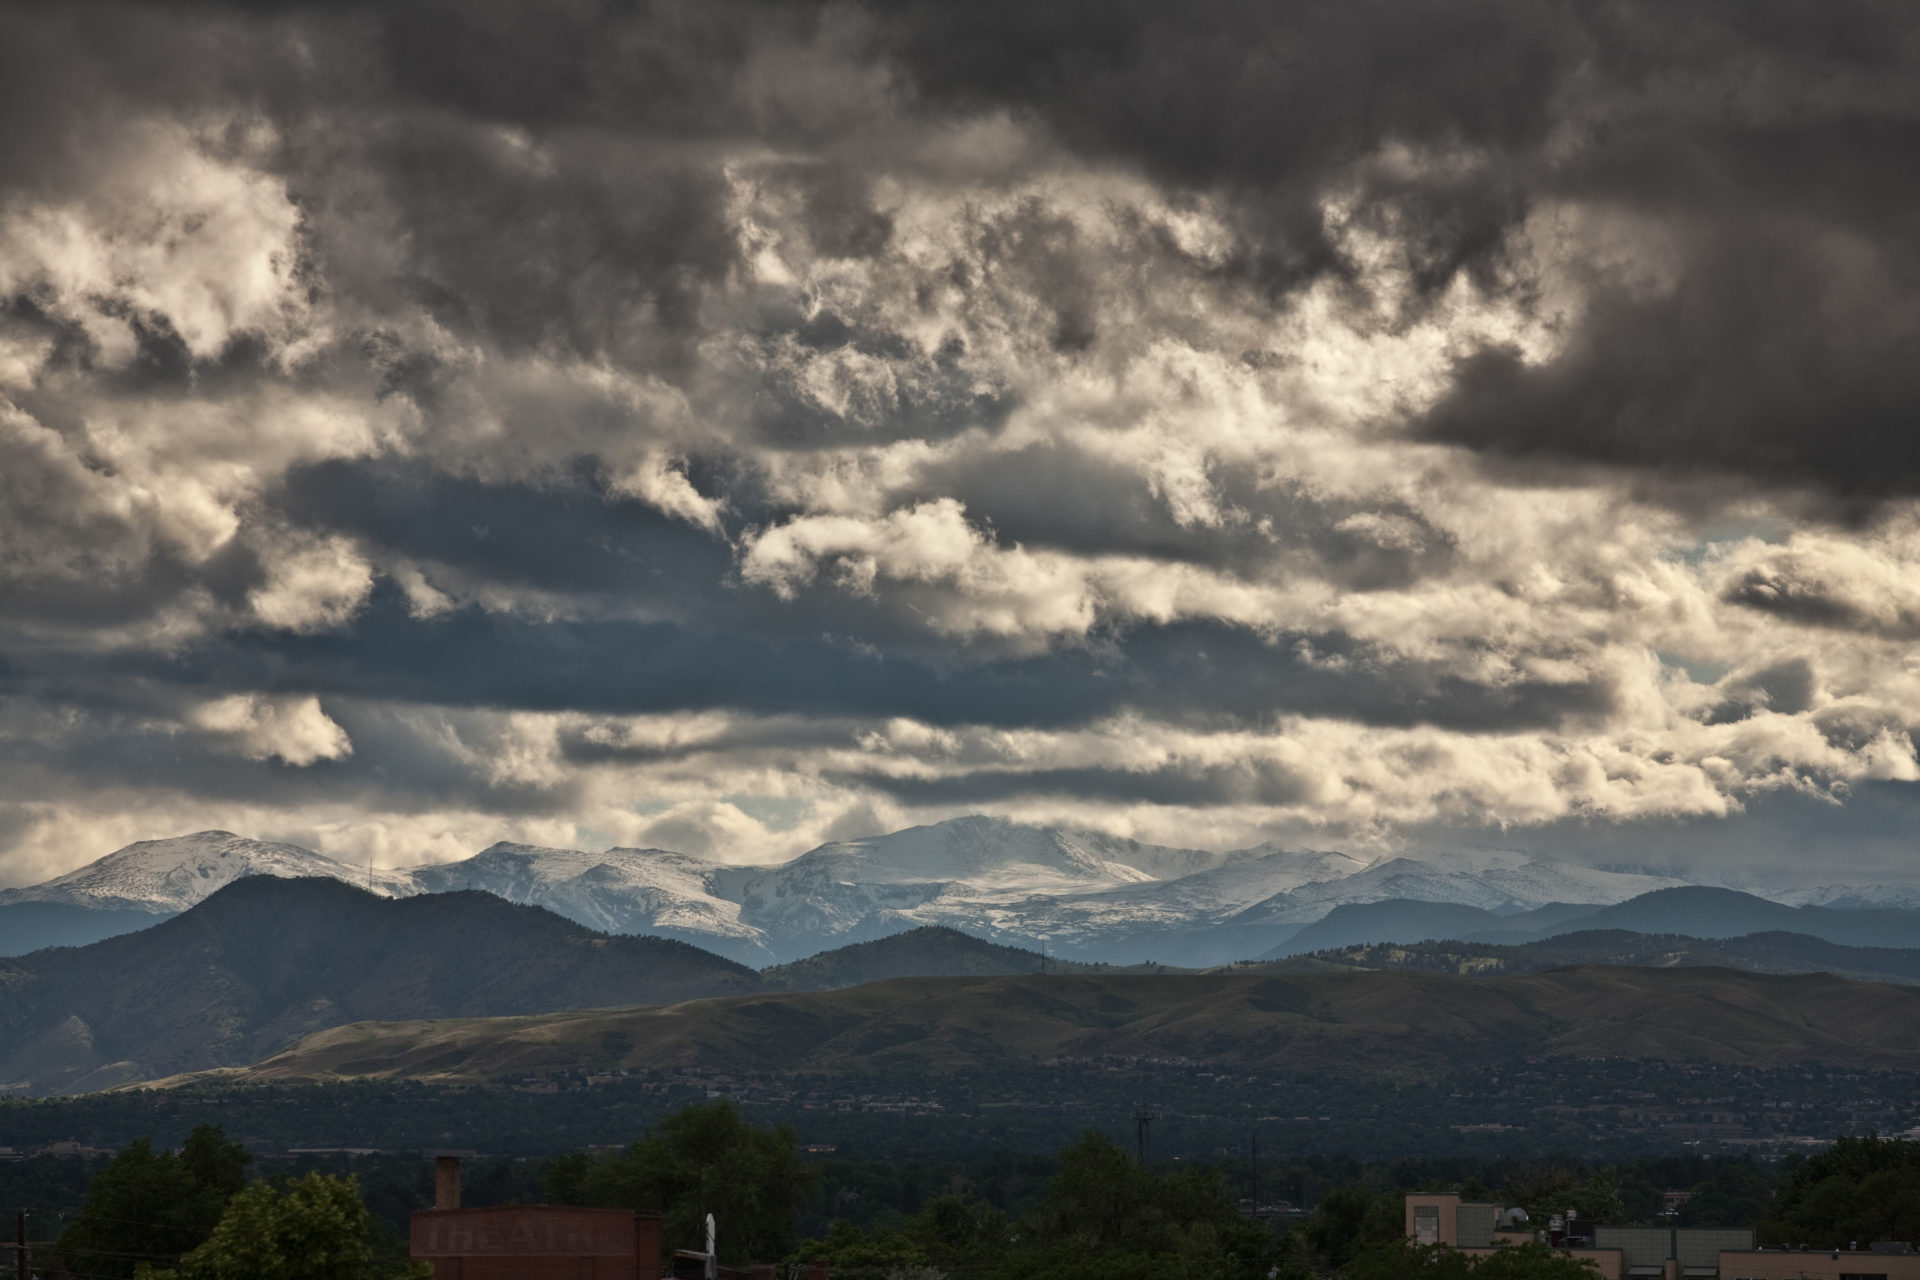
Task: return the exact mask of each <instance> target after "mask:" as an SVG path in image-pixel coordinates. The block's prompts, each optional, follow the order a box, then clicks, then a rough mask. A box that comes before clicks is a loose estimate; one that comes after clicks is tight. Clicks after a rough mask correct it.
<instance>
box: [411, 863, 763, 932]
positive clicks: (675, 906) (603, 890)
mask: <svg viewBox="0 0 1920 1280" xmlns="http://www.w3.org/2000/svg"><path fill="white" fill-rule="evenodd" d="M718 869H719V868H718V866H717V864H715V863H712V862H709V861H708V860H706V859H704V858H698V857H695V856H693V855H692V854H685V853H674V852H672V851H670V850H666V849H608V850H607V851H606V852H605V853H586V852H583V851H582V850H579V849H548V848H541V847H539V846H536V845H525V844H511V843H508V842H506V841H502V842H500V843H499V844H495V845H493V846H491V847H489V848H487V849H485V850H483V851H481V852H480V853H478V854H475V855H474V856H473V857H471V858H468V859H466V860H465V861H462V862H451V863H443V864H441V865H438V866H432V867H416V868H415V869H414V870H413V871H412V872H411V875H412V876H413V879H414V881H415V882H416V883H417V884H418V885H419V886H420V888H421V889H422V890H423V891H425V892H428V893H445V892H447V891H449V890H458V889H479V890H484V891H485V892H487V893H491V894H493V895H495V896H496V897H501V898H505V899H506V900H507V901H509V902H521V903H528V904H531V905H534V906H541V907H545V908H547V910H549V911H552V912H554V913H556V914H558V915H563V916H566V917H567V918H568V919H570V920H575V921H578V922H579V923H581V924H584V925H586V926H587V927H588V928H590V929H599V930H601V931H603V932H606V933H665V934H669V935H671V936H675V937H682V938H688V939H692V940H703V939H705V940H711V941H712V943H713V944H714V945H720V946H725V947H727V948H728V949H729V950H730V951H738V950H740V949H742V948H744V949H745V951H746V952H747V953H750V954H758V953H760V952H762V951H764V948H765V935H764V934H763V933H762V932H761V931H760V930H759V929H756V928H755V927H753V926H752V925H750V924H746V923H744V922H743V921H742V920H741V919H740V904H739V903H737V902H732V901H729V900H728V899H726V898H724V897H722V896H720V895H719V894H718V893H716V892H715V885H714V877H715V872H716V871H717V870H718Z"/></svg>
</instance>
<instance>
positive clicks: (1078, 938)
mask: <svg viewBox="0 0 1920 1280" xmlns="http://www.w3.org/2000/svg"><path fill="white" fill-rule="evenodd" d="M1366 865H1367V864H1366V863H1364V862H1362V861H1361V860H1360V859H1358V858H1355V857H1353V856H1352V855H1350V854H1345V853H1320V852H1312V851H1308V852H1289V851H1286V850H1276V849H1274V848H1273V847H1272V846H1260V847H1258V848H1253V849H1241V850H1237V851H1235V852H1233V853H1229V854H1226V855H1225V856H1224V859H1223V860H1222V862H1221V864H1220V865H1218V866H1215V867H1212V868H1209V869H1208V870H1205V871H1196V872H1194V873H1193V874H1192V875H1187V876H1182V877H1180V878H1179V879H1177V880H1156V881H1150V882H1148V883H1145V884H1130V885H1124V886H1122V887H1120V888H1117V889H1105V890H1100V891H1096V892H1092V893H1077V894H1062V895H1058V896H1053V897H1044V898H1043V897H1030V898H1024V899H1021V900H1019V901H1017V902H1013V903H1009V904H1006V905H1003V906H999V907H997V908H996V909H995V910H993V911H992V912H991V921H992V924H993V926H994V928H995V929H996V930H997V931H998V932H1000V933H1006V934H1018V935H1021V936H1026V937H1041V936H1046V937H1050V938H1053V939H1056V940H1060V941H1067V942H1076V943H1084V942H1087V941H1090V940H1092V939H1093V938H1095V937H1096V936H1097V935H1098V934H1100V933H1101V932H1103V931H1114V930H1126V931H1129V932H1134V931H1139V930H1143V929H1195V928H1202V927H1205V926H1207V925H1211V924H1215V923H1218V922H1220V921H1223V920H1225V919H1227V918H1228V917H1230V916H1233V915H1235V914H1237V913H1239V912H1241V911H1244V910H1245V909H1246V908H1248V907H1250V906H1252V905H1254V904H1255V903H1258V902H1262V901H1265V900H1266V899H1268V898H1271V897H1273V896H1274V895H1275V894H1279V893H1285V892H1286V891H1288V890H1290V889H1296V888H1299V887H1300V886H1301V885H1305V884H1313V883H1317V882H1326V881H1333V880H1338V879H1341V878H1344V877H1347V876H1351V875H1354V874H1355V873H1357V872H1359V871H1361V870H1363V869H1364V868H1365V867H1366Z"/></svg>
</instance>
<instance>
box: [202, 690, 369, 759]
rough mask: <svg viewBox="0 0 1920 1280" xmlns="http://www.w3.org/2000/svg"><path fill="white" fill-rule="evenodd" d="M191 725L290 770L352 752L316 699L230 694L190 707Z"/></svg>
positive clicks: (246, 753)
mask: <svg viewBox="0 0 1920 1280" xmlns="http://www.w3.org/2000/svg"><path fill="white" fill-rule="evenodd" d="M190 719H191V721H192V723H193V725H194V727H196V728H198V729H202V730H205V731H206V732H207V733H210V734H214V735H216V736H217V737H219V738H221V739H223V740H225V741H226V742H229V743H231V744H232V749H233V750H234V751H235V752H237V753H238V754H240V755H243V756H247V757H249V758H250V759H254V760H268V759H272V760H280V761H283V762H284V763H286V764H290V765H293V766H295V767H296V768H298V767H301V766H304V765H310V764H313V763H315V762H316V761H319V760H343V759H345V758H346V757H348V756H350V755H352V754H353V743H352V741H350V740H349V739H348V737H347V732H346V730H344V729H342V728H341V727H340V726H339V725H338V724H335V723H334V722H333V721H332V720H330V719H328V718H327V713H326V712H325V711H324V710H323V709H321V706H320V699H318V698H316V697H313V696H312V695H311V694H309V695H307V696H305V697H298V696H296V697H274V696H269V695H266V694H259V693H234V694H229V695H227V696H226V697H224V698H216V699H214V700H212V701H211V702H203V703H201V704H200V705H199V706H198V707H195V708H194V709H193V712H192V715H191V717H190Z"/></svg>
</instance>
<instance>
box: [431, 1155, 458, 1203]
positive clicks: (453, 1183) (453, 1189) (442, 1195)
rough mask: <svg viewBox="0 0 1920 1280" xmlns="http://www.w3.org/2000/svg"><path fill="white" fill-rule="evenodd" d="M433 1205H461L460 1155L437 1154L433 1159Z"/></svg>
mask: <svg viewBox="0 0 1920 1280" xmlns="http://www.w3.org/2000/svg"><path fill="white" fill-rule="evenodd" d="M433 1207H434V1208H436V1209H458V1208H459V1207H460V1157H459V1156H435V1157H434V1159H433Z"/></svg>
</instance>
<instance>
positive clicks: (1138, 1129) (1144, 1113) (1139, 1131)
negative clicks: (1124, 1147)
mask: <svg viewBox="0 0 1920 1280" xmlns="http://www.w3.org/2000/svg"><path fill="white" fill-rule="evenodd" d="M1159 1118H1160V1113H1159V1112H1158V1111H1156V1110H1154V1109H1153V1108H1152V1107H1149V1106H1144V1105H1142V1106H1138V1107H1135V1108H1134V1109H1133V1125H1134V1136H1135V1140H1136V1141H1137V1142H1138V1143H1139V1144H1140V1167H1141V1168H1142V1169H1144V1168H1146V1167H1147V1126H1149V1125H1151V1124H1152V1123H1153V1122H1154V1121H1155V1120H1158V1119H1159Z"/></svg>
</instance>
